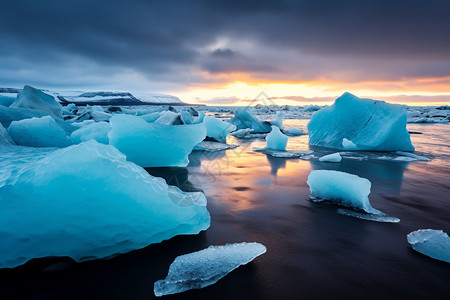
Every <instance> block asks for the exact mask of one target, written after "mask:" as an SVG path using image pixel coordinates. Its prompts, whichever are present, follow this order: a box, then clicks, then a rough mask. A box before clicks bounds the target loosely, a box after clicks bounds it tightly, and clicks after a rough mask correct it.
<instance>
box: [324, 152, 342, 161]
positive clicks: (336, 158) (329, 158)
mask: <svg viewBox="0 0 450 300" xmlns="http://www.w3.org/2000/svg"><path fill="white" fill-rule="evenodd" d="M319 160H320V161H326V162H340V161H341V160H342V157H341V155H340V154H339V153H332V154H328V155H325V156H322V157H320V158H319Z"/></svg>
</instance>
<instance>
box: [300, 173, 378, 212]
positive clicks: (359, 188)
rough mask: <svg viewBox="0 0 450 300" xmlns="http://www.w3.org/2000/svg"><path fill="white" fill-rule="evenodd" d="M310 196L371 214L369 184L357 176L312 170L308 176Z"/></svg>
mask: <svg viewBox="0 0 450 300" xmlns="http://www.w3.org/2000/svg"><path fill="white" fill-rule="evenodd" d="M307 183H308V185H309V189H310V190H311V194H312V195H313V196H315V197H318V198H320V199H321V200H330V201H334V202H337V203H338V204H342V205H345V206H350V207H353V208H357V209H361V210H364V211H365V212H369V213H370V212H372V211H373V208H372V206H371V205H370V202H369V194H370V187H371V183H370V181H369V180H367V179H366V178H361V177H359V176H357V175H353V174H349V173H345V172H339V171H329V170H314V171H311V173H310V174H309V176H308V181H307Z"/></svg>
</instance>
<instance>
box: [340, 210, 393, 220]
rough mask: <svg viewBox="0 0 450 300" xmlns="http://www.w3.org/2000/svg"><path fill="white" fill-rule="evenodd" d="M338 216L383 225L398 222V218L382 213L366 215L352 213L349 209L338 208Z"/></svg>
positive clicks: (356, 212)
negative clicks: (381, 223)
mask: <svg viewBox="0 0 450 300" xmlns="http://www.w3.org/2000/svg"><path fill="white" fill-rule="evenodd" d="M336 212H337V213H338V214H341V215H344V216H349V217H353V218H358V219H362V220H368V221H375V222H383V223H398V222H400V219H399V218H396V217H391V216H388V215H386V214H383V213H378V214H366V213H363V212H358V211H354V210H351V209H345V208H338V209H337V211H336Z"/></svg>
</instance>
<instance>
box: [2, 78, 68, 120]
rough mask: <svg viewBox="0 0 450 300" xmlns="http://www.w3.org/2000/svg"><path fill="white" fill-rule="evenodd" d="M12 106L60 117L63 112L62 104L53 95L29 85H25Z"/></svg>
mask: <svg viewBox="0 0 450 300" xmlns="http://www.w3.org/2000/svg"><path fill="white" fill-rule="evenodd" d="M10 107H12V108H31V109H36V110H39V111H42V112H45V113H48V114H50V115H51V116H54V117H58V118H61V116H62V112H63V109H62V106H61V104H59V103H58V102H57V101H56V100H55V98H54V97H53V96H50V95H48V94H46V93H44V92H42V91H40V90H38V89H35V88H34V87H31V86H29V85H26V86H24V87H23V89H22V91H21V92H20V93H19V94H18V95H17V98H16V100H14V102H13V103H12V104H11V105H10Z"/></svg>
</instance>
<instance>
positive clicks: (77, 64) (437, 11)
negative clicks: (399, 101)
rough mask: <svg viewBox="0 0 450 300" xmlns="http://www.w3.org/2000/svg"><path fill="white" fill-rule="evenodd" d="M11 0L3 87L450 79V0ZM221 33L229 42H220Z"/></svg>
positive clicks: (0, 30) (0, 16)
mask: <svg viewBox="0 0 450 300" xmlns="http://www.w3.org/2000/svg"><path fill="white" fill-rule="evenodd" d="M1 7H2V9H1V10H0V41H1V43H0V84H3V83H5V82H8V83H11V84H13V83H14V82H16V83H17V84H21V83H22V84H23V83H26V82H23V81H25V80H37V78H38V79H39V82H40V83H42V84H44V83H45V82H48V84H49V85H50V84H52V83H51V81H52V80H56V79H58V80H57V81H58V84H61V85H64V84H69V83H71V84H73V85H76V84H84V85H86V84H87V83H88V82H98V83H104V82H107V80H108V77H110V76H112V74H118V73H121V72H126V71H128V72H136V73H139V74H142V75H143V76H145V77H146V78H147V79H148V80H150V81H152V82H156V83H158V82H160V83H164V82H166V83H167V82H169V83H170V82H171V83H176V84H180V85H187V84H190V83H201V82H202V81H208V80H209V79H208V78H204V77H202V76H200V75H198V74H199V73H201V72H202V71H207V72H210V73H212V74H217V73H227V72H248V73H251V74H253V73H254V76H256V77H258V78H271V77H274V78H280V79H283V78H287V79H292V80H302V79H311V78H326V77H327V76H332V77H333V76H334V77H336V78H337V79H342V78H344V79H347V80H362V81H363V80H367V78H369V79H372V80H373V79H374V78H372V77H376V78H379V79H380V78H381V79H385V78H389V79H393V78H404V77H411V76H419V77H420V76H430V77H432V76H448V75H450V68H449V65H450V39H449V38H448V37H449V36H450V18H449V17H448V16H449V15H450V2H448V1H444V0H443V1H439V0H431V1H418V0H410V1H384V0H381V1H364V0H352V1H349V0H342V1H334V0H328V1H317V0H315V1H313V0H310V1H293V0H292V1H289V0H286V1H261V0H260V1H234V0H229V1H211V0H209V1H208V0H204V1H170V0H168V1H145V0H135V1H130V0H128V1H122V0H110V1H102V0H101V1H92V0H91V1H83V0H65V1H60V0H58V1H56V0H55V1H47V0H42V1H34V0H28V1H22V0H16V1H5V0H2V3H1ZM220 39H225V40H226V43H225V45H219V46H217V47H216V48H211V47H213V46H214V45H215V44H216V43H218V41H219V40H220ZM208 47H209V48H208ZM296 70H298V71H296ZM84 71H86V72H84ZM83 72H84V74H85V76H83V75H81V74H83ZM87 72H88V73H87ZM364 74H366V75H367V76H368V77H367V78H366V77H364V76H365V75H364ZM36 76H37V77H36ZM102 78H103V79H102ZM124 80H125V79H124ZM119 81H120V80H119V79H118V82H119ZM124 84H125V83H124Z"/></svg>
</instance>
